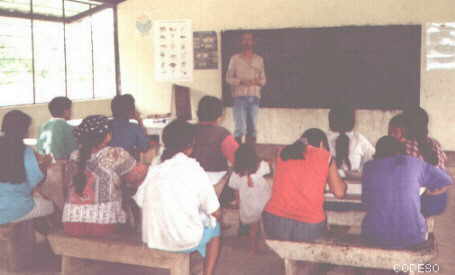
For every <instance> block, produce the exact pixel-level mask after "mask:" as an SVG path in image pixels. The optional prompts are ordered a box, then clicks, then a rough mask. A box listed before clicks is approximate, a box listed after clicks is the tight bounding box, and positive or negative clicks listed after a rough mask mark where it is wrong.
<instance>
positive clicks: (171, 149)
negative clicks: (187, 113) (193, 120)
mask: <svg viewBox="0 0 455 275" xmlns="http://www.w3.org/2000/svg"><path fill="white" fill-rule="evenodd" d="M195 134H196V132H195V128H194V126H193V125H192V124H190V123H188V122H186V121H184V120H179V119H176V120H174V121H172V122H171V123H169V124H168V125H167V126H166V127H164V129H163V143H164V147H165V149H164V152H163V155H162V156H161V161H165V160H167V159H170V158H172V157H173V156H174V155H176V154H177V153H184V154H186V155H190V154H191V153H192V151H193V145H194V137H195Z"/></svg>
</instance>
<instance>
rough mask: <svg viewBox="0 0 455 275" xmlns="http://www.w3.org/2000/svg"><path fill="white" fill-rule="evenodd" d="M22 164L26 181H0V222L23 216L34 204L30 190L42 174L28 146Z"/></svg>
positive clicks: (8, 221) (38, 181)
mask: <svg viewBox="0 0 455 275" xmlns="http://www.w3.org/2000/svg"><path fill="white" fill-rule="evenodd" d="M24 165H25V174H26V182H24V183H19V184H13V183H5V182H0V224H5V223H10V222H12V221H15V220H17V219H19V218H21V217H23V216H25V215H26V214H27V213H28V212H30V211H31V210H32V209H33V207H34V206H35V203H34V201H33V197H32V191H33V189H34V188H35V187H36V186H37V185H38V183H40V182H41V180H42V179H43V178H44V175H43V173H42V172H41V170H40V168H39V166H38V161H37V160H36V157H35V154H34V153H33V150H32V149H31V148H30V147H26V148H25V150H24Z"/></svg>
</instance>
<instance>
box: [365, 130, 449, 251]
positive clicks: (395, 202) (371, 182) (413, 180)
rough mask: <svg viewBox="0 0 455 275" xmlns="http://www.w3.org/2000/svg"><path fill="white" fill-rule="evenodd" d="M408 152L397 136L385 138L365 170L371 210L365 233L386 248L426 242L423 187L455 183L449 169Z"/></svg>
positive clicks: (368, 209) (367, 199)
mask: <svg viewBox="0 0 455 275" xmlns="http://www.w3.org/2000/svg"><path fill="white" fill-rule="evenodd" d="M404 151H405V148H404V146H403V144H402V143H400V142H399V141H398V140H396V139H395V138H394V137H391V136H385V137H382V138H381V139H379V141H378V143H377V144H376V154H375V156H374V160H371V161H369V162H367V163H366V164H365V167H364V169H363V174H362V202H363V203H364V204H365V207H366V211H367V213H366V216H365V218H364V220H363V223H362V235H363V236H365V238H366V239H367V240H368V241H369V242H370V243H372V244H374V245H378V246H381V247H384V248H390V249H400V248H410V247H412V246H415V245H418V244H420V243H422V242H424V241H425V240H426V235H427V228H426V223H425V219H424V217H423V216H422V214H421V209H420V208H421V205H420V197H419V189H420V187H426V188H428V189H429V190H436V189H438V188H442V187H445V186H448V185H450V184H452V180H451V178H450V176H449V175H448V174H447V173H446V172H445V171H443V170H441V169H439V168H437V167H435V166H433V165H430V164H428V163H426V162H424V161H422V160H419V159H417V158H414V157H411V156H406V155H404Z"/></svg>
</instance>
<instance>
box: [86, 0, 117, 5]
mask: <svg viewBox="0 0 455 275" xmlns="http://www.w3.org/2000/svg"><path fill="white" fill-rule="evenodd" d="M92 1H94V2H100V3H107V4H112V5H116V4H119V3H121V2H123V1H125V0H92Z"/></svg>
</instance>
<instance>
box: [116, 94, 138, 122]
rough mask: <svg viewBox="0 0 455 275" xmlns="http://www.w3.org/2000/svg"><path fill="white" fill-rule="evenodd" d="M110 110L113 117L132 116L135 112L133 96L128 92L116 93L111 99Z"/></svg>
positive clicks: (125, 117)
mask: <svg viewBox="0 0 455 275" xmlns="http://www.w3.org/2000/svg"><path fill="white" fill-rule="evenodd" d="M111 110H112V116H113V117H114V118H123V119H130V118H132V117H133V116H134V113H135V112H136V106H135V101H134V98H133V96H132V95H130V94H125V95H116V96H115V97H114V98H113V99H112V101H111Z"/></svg>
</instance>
